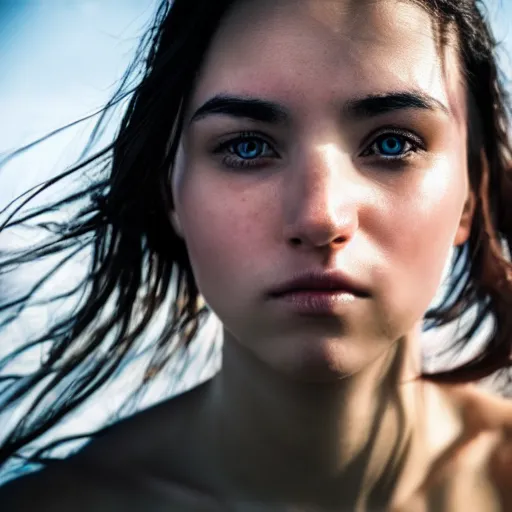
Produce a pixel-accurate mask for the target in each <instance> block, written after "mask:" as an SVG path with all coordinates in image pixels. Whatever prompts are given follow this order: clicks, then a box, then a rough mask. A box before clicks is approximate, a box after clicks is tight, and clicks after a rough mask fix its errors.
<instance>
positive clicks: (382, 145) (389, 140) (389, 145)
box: [377, 135, 405, 156]
mask: <svg viewBox="0 0 512 512" xmlns="http://www.w3.org/2000/svg"><path fill="white" fill-rule="evenodd" d="M377 146H378V148H379V149H380V150H381V153H383V154H385V155H390V156H396V155H399V154H400V153H401V152H402V151H403V150H404V147H405V141H404V140H403V137H397V136H395V135H394V136H392V137H390V136H385V137H382V138H381V139H380V140H378V141H377Z"/></svg>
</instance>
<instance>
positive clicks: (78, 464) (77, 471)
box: [0, 387, 222, 512]
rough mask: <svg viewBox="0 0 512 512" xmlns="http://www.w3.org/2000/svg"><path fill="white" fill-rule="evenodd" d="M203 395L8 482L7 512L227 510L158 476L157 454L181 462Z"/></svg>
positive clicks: (3, 490) (195, 393) (117, 428)
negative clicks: (182, 447)
mask: <svg viewBox="0 0 512 512" xmlns="http://www.w3.org/2000/svg"><path fill="white" fill-rule="evenodd" d="M201 393H202V389H201V388H200V387H199V388H198V389H194V390H191V391H190V392H187V393H185V394H183V396H179V397H176V398H173V399H171V400H169V401H168V402H166V403H162V404H158V405H156V406H154V407H151V408H150V409H148V410H146V411H143V412H141V413H138V414H136V415H134V416H133V417H130V418H128V419H126V420H124V421H122V422H120V423H119V424H116V425H114V426H112V427H110V428H108V429H105V430H104V431H102V432H101V433H100V435H99V436H98V437H97V438H95V439H94V440H93V441H91V442H90V443H89V444H88V445H87V446H86V447H85V448H84V449H82V450H81V451H79V452H78V453H77V454H75V455H73V456H71V457H69V458H68V459H66V460H63V461H62V462H58V463H56V464H55V465H52V466H49V467H48V468H47V469H45V470H42V471H40V472H36V473H33V474H29V475H27V476H23V477H21V478H19V479H16V480H14V481H11V482H8V483H7V484H5V485H4V486H3V487H0V503H1V504H2V506H1V510H2V512H19V511H20V510H23V511H25V510H27V511H30V510H37V511H43V512H44V511H52V512H60V511H63V512H64V511H66V512H68V511H69V510H75V511H84V512H85V511H87V512H89V511H94V512H103V511H105V512H115V511H117V510H119V511H123V512H129V511H132V510H133V511H148V512H153V511H154V512H159V511H160V510H161V511H164V510H165V511H167V510H169V506H171V507H178V506H179V507H180V508H179V509H180V510H183V511H187V510H198V508H197V507H198V506H199V505H198V503H200V504H201V505H200V508H199V510H205V511H207V510H212V511H213V510H222V509H221V508H217V504H216V503H215V502H214V500H212V499H211V498H209V497H207V496H202V495H200V493H197V492H194V491H193V490H192V489H188V488H186V487H185V486H183V485H182V484H180V483H179V480H176V481H173V480H172V478H167V476H166V475H164V477H163V478H162V477H161V476H162V475H159V474H158V472H155V471H154V468H155V465H154V461H155V458H156V454H158V457H159V458H160V459H162V458H164V459H171V460H172V459H173V458H174V457H176V458H178V457H180V458H181V456H180V452H179V450H178V449H177V448H176V447H177V446H179V445H180V444H182V445H183V441H184V435H185V433H186V424H187V419H188V418H189V411H190V410H191V409H193V407H194V404H195V402H196V400H197V399H199V397H200V395H201ZM189 429H190V426H189ZM173 440H174V442H171V441H173ZM182 462H183V461H182V460H176V465H177V466H179V465H180V463H182Z"/></svg>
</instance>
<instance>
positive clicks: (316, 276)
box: [270, 271, 370, 298]
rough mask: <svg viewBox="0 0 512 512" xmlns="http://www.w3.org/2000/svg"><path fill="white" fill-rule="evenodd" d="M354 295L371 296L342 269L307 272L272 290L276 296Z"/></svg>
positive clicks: (271, 294)
mask: <svg viewBox="0 0 512 512" xmlns="http://www.w3.org/2000/svg"><path fill="white" fill-rule="evenodd" d="M340 294H341V295H343V294H344V295H353V296H354V297H361V298H364V297H369V296H370V294H369V292H368V290H367V289H366V288H365V287H364V286H363V285H361V284H360V283H358V282H356V281H355V280H354V279H352V278H351V277H349V276H348V275H346V274H344V273H342V272H340V271H330V272H314V271H313V272H306V273H303V274H300V275H298V276H296V277H294V278H292V279H291V280H289V281H286V282H284V283H283V284H282V285H279V286H277V287H276V288H275V289H274V290H272V291H271V292H270V296H271V297H274V298H279V297H285V296H287V295H315V296H322V295H326V296H329V295H340Z"/></svg>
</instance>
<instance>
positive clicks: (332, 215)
mask: <svg viewBox="0 0 512 512" xmlns="http://www.w3.org/2000/svg"><path fill="white" fill-rule="evenodd" d="M285 187H286V190H285V192H284V194H285V206H284V208H285V216H284V217H285V223H284V236H285V239H286V240H287V242H288V243H289V244H290V245H292V246H294V247H297V246H301V247H304V248H322V247H323V248H325V247H329V248H332V249H334V248H336V247H342V246H344V245H346V244H347V243H348V242H349V241H350V240H351V239H352V237H353V236H354V234H355V233H356V231H357V229H358V222H359V221H358V209H357V204H356V194H355V189H356V183H355V177H354V171H353V164H352V161H351V159H350V157H348V156H345V155H343V154H342V153H341V152H340V150H339V149H337V148H336V147H335V146H334V145H324V146H320V147H317V148H316V149H315V151H313V152H312V154H311V155H309V156H304V157H302V162H301V163H300V164H299V165H298V166H296V167H295V168H294V169H291V170H290V175H289V180H286V185H285Z"/></svg>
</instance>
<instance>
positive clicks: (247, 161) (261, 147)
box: [214, 132, 278, 168]
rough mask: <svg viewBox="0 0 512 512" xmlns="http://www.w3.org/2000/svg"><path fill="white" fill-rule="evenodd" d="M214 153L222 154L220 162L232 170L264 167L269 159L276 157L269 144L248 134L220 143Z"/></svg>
mask: <svg viewBox="0 0 512 512" xmlns="http://www.w3.org/2000/svg"><path fill="white" fill-rule="evenodd" d="M214 153H216V154H223V155H224V157H223V159H222V162H223V163H224V165H226V166H227V167H232V168H236V167H264V166H265V165H268V163H269V162H268V159H269V158H277V157H278V155H277V153H276V152H275V150H274V149H273V148H272V147H271V145H270V143H268V142H267V141H265V140H264V139H263V138H261V137H260V136H258V135H257V134H252V133H250V132H246V133H241V134H240V135H239V136H238V137H236V138H233V139H230V140H228V141H226V142H223V143H221V144H220V145H219V146H218V147H217V148H216V149H215V150H214Z"/></svg>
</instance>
